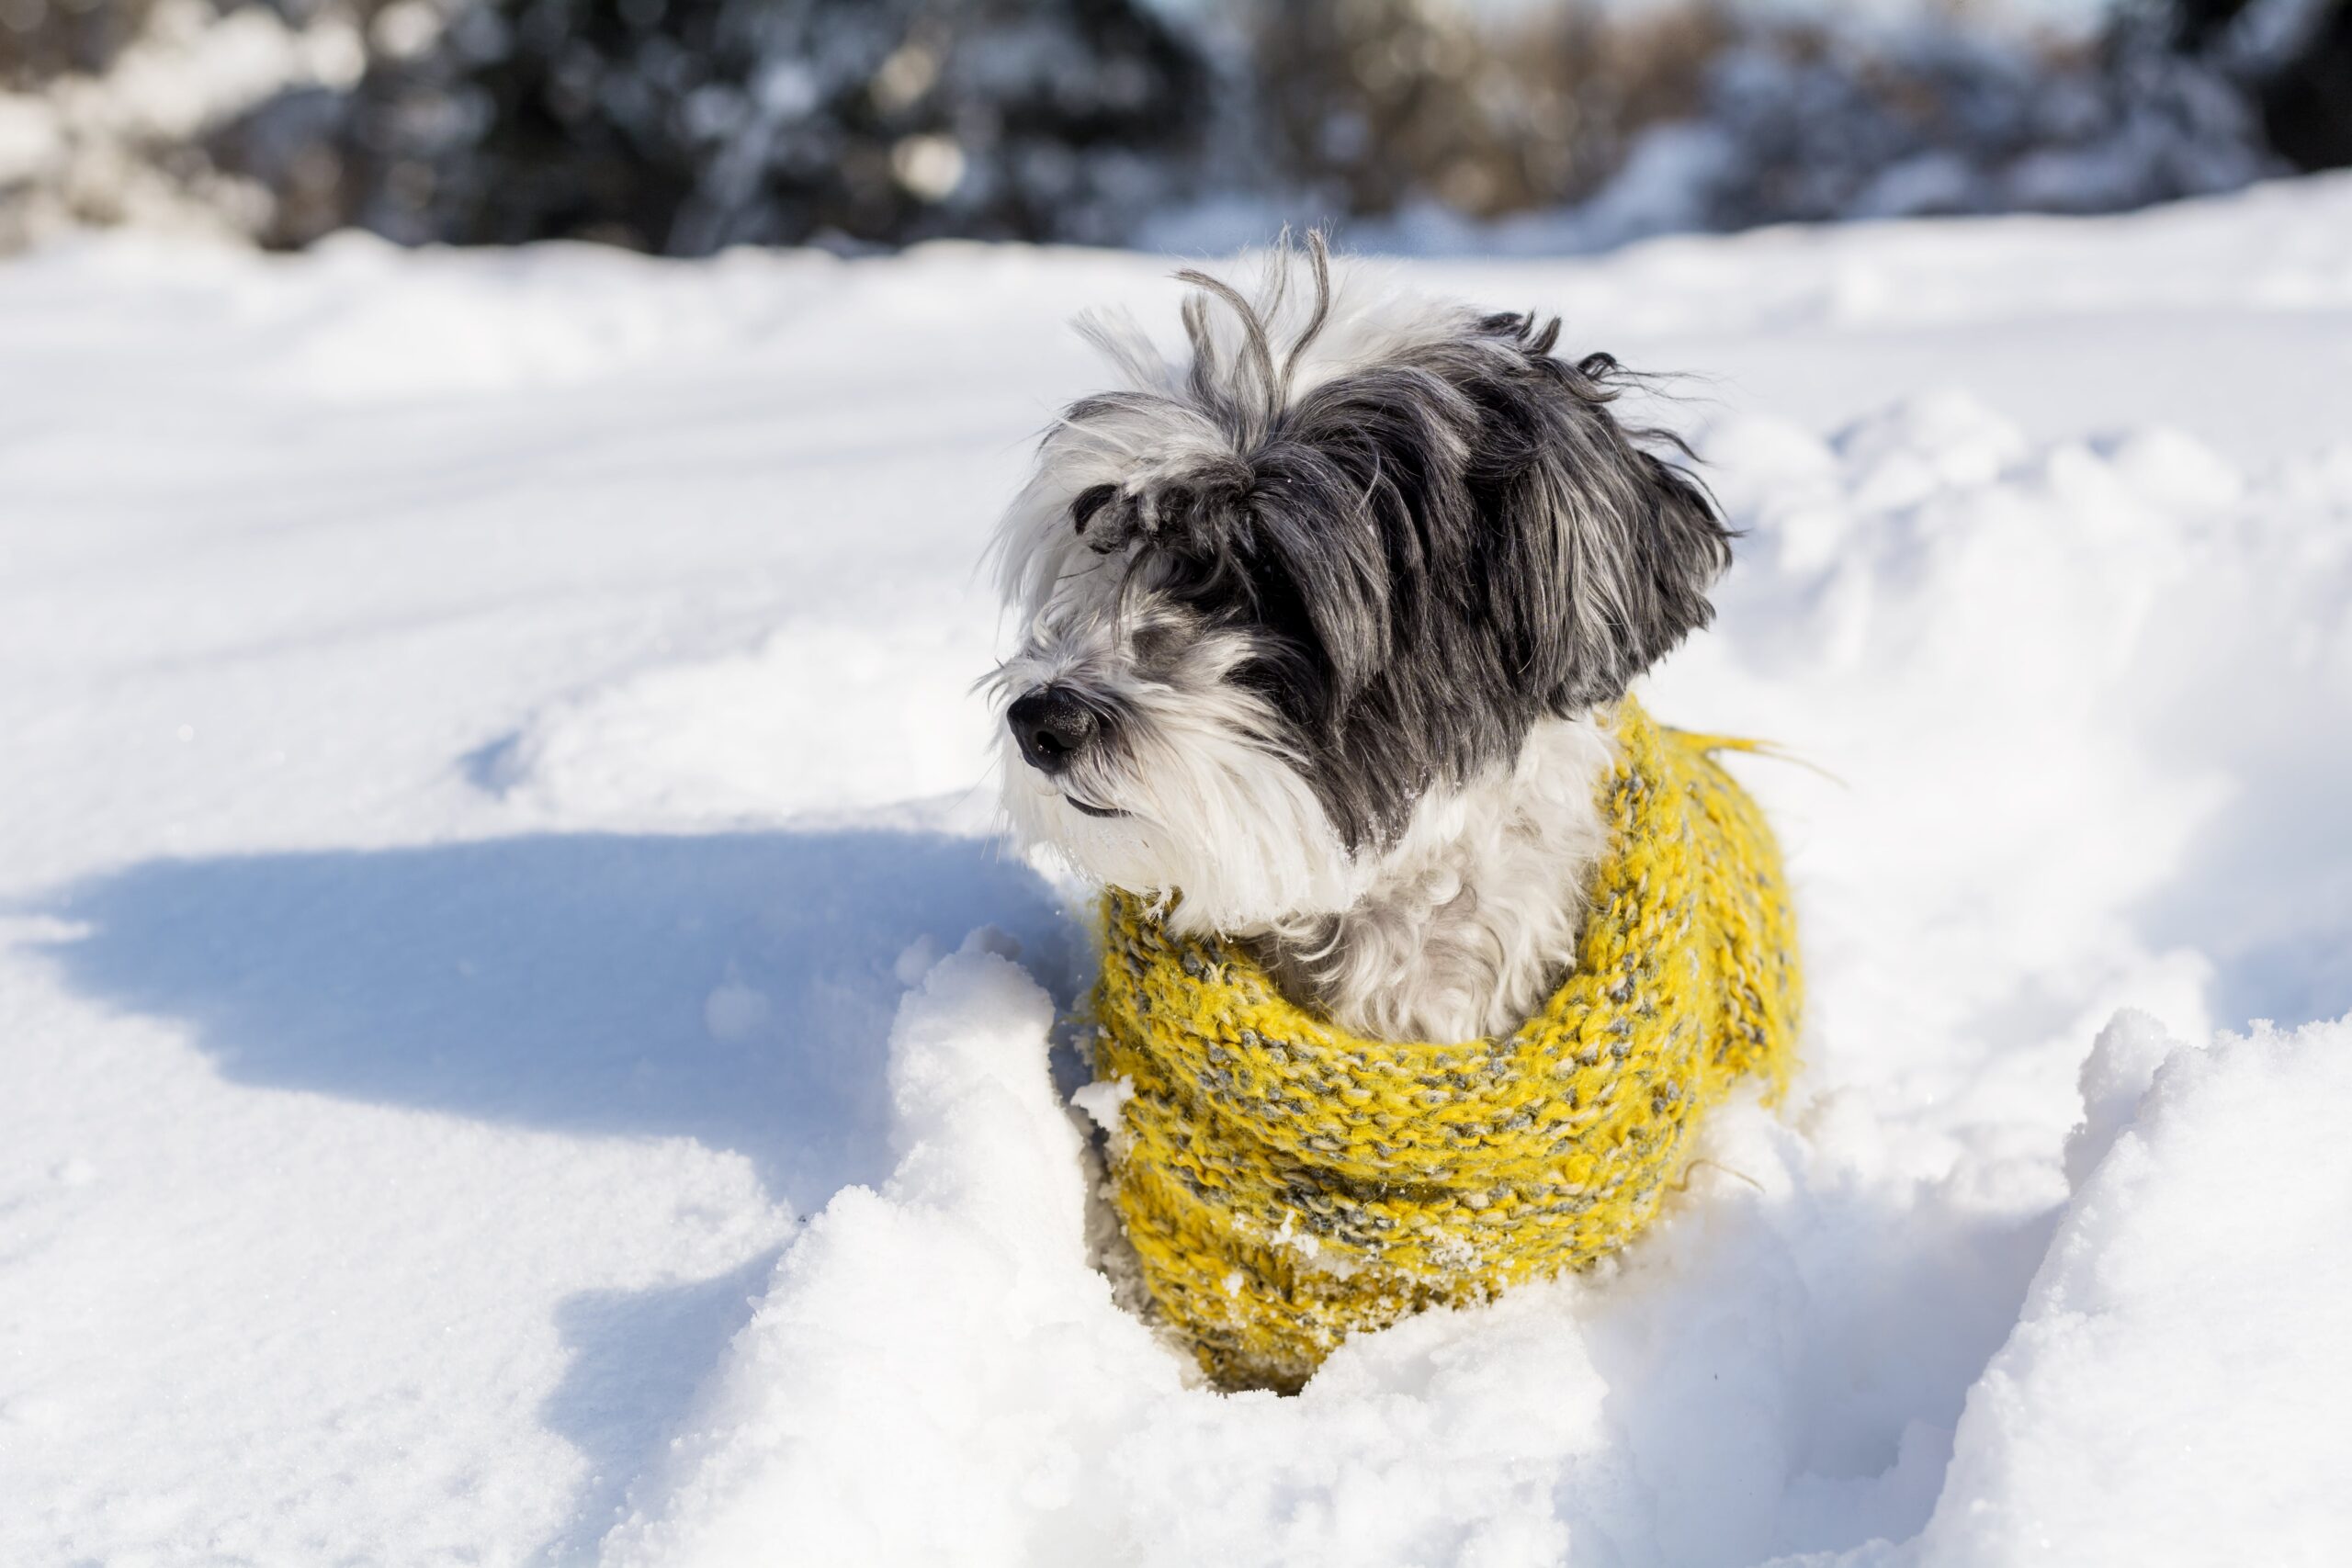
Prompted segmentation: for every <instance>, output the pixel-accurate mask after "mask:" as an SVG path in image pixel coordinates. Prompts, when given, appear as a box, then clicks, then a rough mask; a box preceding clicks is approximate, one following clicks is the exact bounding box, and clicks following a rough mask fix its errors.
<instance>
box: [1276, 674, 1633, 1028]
mask: <svg viewBox="0 0 2352 1568" xmlns="http://www.w3.org/2000/svg"><path fill="white" fill-rule="evenodd" d="M1612 756H1613V750H1612V747H1611V741H1610V739H1609V737H1608V736H1607V735H1606V734H1605V733H1604V732H1603V731H1602V730H1601V729H1600V728H1599V727H1598V726H1597V725H1596V724H1595V723H1594V722H1593V721H1592V720H1591V719H1590V718H1589V717H1586V718H1577V719H1552V720H1548V721H1546V722H1544V723H1543V724H1540V725H1538V726H1537V727H1536V728H1535V729H1534V730H1533V731H1532V732H1531V733H1530V735H1529V736H1528V738H1527V743H1526V745H1525V747H1524V748H1523V749H1522V750H1521V752H1520V756H1519V760H1518V761H1517V762H1516V764H1515V765H1513V766H1512V767H1510V768H1509V769H1507V770H1498V771H1497V772H1496V773H1492V774H1490V775H1488V776H1487V777H1484V778H1481V779H1478V780H1476V781H1474V782H1473V783H1471V784H1469V785H1467V786H1465V787H1462V788H1457V789H1453V790H1448V791H1444V792H1442V793H1439V794H1433V795H1430V796H1427V797H1424V798H1423V799H1422V800H1421V801H1420V802H1419V805H1417V806H1416V807H1414V811H1413V815H1412V818H1411V820H1410V822H1409V823H1408V826H1407V828H1406V829H1405V832H1404V833H1403V835H1402V836H1401V837H1400V838H1399V839H1398V840H1397V843H1396V844H1395V845H1394V846H1393V847H1391V848H1390V849H1389V850H1388V851H1387V852H1385V853H1383V854H1382V855H1380V856H1379V857H1378V858H1377V859H1376V860H1374V861H1372V862H1370V863H1366V864H1364V865H1363V866H1362V867H1360V868H1359V874H1360V875H1361V877H1362V878H1363V880H1362V883H1361V886H1362V888H1363V891H1362V892H1361V894H1360V895H1359V896H1358V897H1357V898H1356V900H1355V901H1354V903H1353V904H1352V905H1351V907H1350V908H1347V909H1346V910H1345V911H1343V912H1341V913H1339V914H1320V915H1302V916H1296V917H1293V918H1290V919H1283V920H1277V921H1273V922H1270V923H1267V924H1264V925H1262V926H1259V927H1256V928H1254V929H1250V930H1245V931H1238V932H1236V933H1235V934H1237V935H1238V936H1240V937H1242V938H1244V939H1245V940H1248V941H1249V942H1250V943H1251V944H1252V946H1253V947H1254V948H1255V950H1256V951H1257V952H1258V953H1259V954H1260V955H1261V958H1262V959H1263V960H1264V961H1265V962H1266V964H1268V966H1269V968H1270V969H1271V970H1272V973H1273V975H1274V976H1275V978H1276V981H1277V982H1278V983H1279V984H1280V985H1281V986H1282V987H1283V990H1284V992H1285V993H1286V994H1287V995H1289V996H1290V997H1291V998H1292V999H1294V1000H1295V1001H1298V1002H1302V1003H1306V1004H1308V1005H1312V1006H1317V1007H1319V1008H1321V1009H1322V1010H1325V1011H1326V1012H1328V1013H1329V1015H1330V1016H1331V1019H1332V1021H1334V1022H1336V1023H1338V1024H1339V1025H1340V1027H1342V1028H1344V1029H1347V1030H1350V1031H1351V1032H1355V1033H1359V1034H1367V1035H1371V1036H1374V1037H1375V1038H1378V1039H1386V1040H1407V1039H1418V1040H1436V1041H1453V1040H1468V1039H1473V1038H1476V1037H1478V1036H1481V1035H1490V1034H1507V1033H1509V1032H1510V1031H1512V1030H1513V1029H1516V1028H1517V1027H1518V1026H1519V1025H1520V1024H1521V1023H1523V1022H1524V1021H1526V1020H1527V1019H1528V1018H1529V1017H1530V1016H1532V1014H1533V1013H1534V1012H1535V1011H1536V1010H1537V1009H1539V1008H1540V1007H1542V1006H1543V1004H1544V999H1545V998H1547V997H1549V996H1550V995H1551V994H1552V992H1553V991H1554V990H1555V989H1556V988H1557V987H1558V984H1559V981H1560V977H1561V976H1562V975H1563V974H1565V973H1566V970H1567V969H1568V967H1569V966H1570V965H1571V964H1573V963H1574V962H1575V958H1576V947H1577V932H1578V931H1579V930H1580V929H1581V927H1582V925H1583V923H1584V908H1585V889H1586V887H1587V886H1588V884H1589V881H1590V878H1591V874H1592V871H1593V867H1594V865H1595V864H1596V863H1597V862H1598V861H1599V860H1600V856H1601V854H1602V853H1603V852H1605V851H1606V850H1607V848H1608V841H1609V835H1608V826H1607V822H1606V820H1605V819H1604V818H1603V815H1602V810H1601V788H1602V785H1603V784H1604V783H1605V781H1606V780H1607V778H1608V776H1609V773H1610V768H1611V760H1612Z"/></svg>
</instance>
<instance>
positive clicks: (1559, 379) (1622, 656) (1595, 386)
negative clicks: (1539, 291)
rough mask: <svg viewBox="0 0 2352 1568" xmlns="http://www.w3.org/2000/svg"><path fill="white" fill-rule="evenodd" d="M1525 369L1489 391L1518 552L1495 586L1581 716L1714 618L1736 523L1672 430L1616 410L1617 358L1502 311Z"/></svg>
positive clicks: (1498, 520)
mask: <svg viewBox="0 0 2352 1568" xmlns="http://www.w3.org/2000/svg"><path fill="white" fill-rule="evenodd" d="M1505 320H1507V321H1512V322H1513V323H1514V329H1515V330H1514V335H1515V336H1516V337H1517V339H1518V345H1519V347H1520V349H1521V352H1522V353H1523V354H1524V355H1525V365H1526V371H1527V373H1526V375H1525V376H1524V377H1521V376H1513V377H1510V378H1507V384H1506V385H1505V386H1503V387H1501V388H1498V389H1496V390H1495V391H1494V392H1491V393H1489V394H1488V397H1489V399H1490V400H1498V401H1499V402H1500V403H1501V404H1503V405H1504V409H1505V417H1502V418H1500V419H1497V418H1495V417H1492V416H1493V415H1494V413H1495V412H1497V411H1496V410H1495V408H1494V407H1493V406H1492V402H1490V406H1489V410H1488V412H1489V416H1490V417H1489V418H1488V419H1487V420H1486V421H1484V422H1482V425H1481V429H1482V431H1485V432H1498V433H1499V440H1500V442H1501V449H1500V450H1493V451H1489V452H1487V453H1486V454H1483V455H1482V456H1483V457H1484V459H1485V460H1486V462H1487V464H1488V465H1490V466H1491V468H1493V469H1495V470H1497V471H1499V472H1501V473H1504V474H1506V475H1508V476H1510V477H1509V478H1508V479H1506V481H1505V483H1504V485H1503V487H1502V495H1501V497H1500V505H1499V506H1498V511H1497V513H1496V515H1495V518H1494V521H1495V524H1496V525H1498V527H1499V528H1500V530H1501V531H1502V533H1503V535H1504V537H1505V548H1506V550H1507V552H1508V553H1509V554H1510V556H1511V557H1512V558H1513V559H1512V561H1511V567H1512V570H1511V571H1510V575H1509V576H1508V577H1507V578H1506V579H1505V581H1503V582H1502V583H1501V584H1500V585H1498V592H1500V594H1501V595H1502V597H1503V598H1504V600H1506V601H1507V602H1508V603H1506V604H1502V605H1498V609H1501V610H1504V611H1505V612H1507V613H1506V614H1505V615H1504V617H1503V618H1504V619H1505V620H1506V622H1507V623H1514V622H1515V623H1516V624H1517V626H1518V631H1519V637H1520V640H1521V644H1522V647H1523V649H1524V657H1525V658H1526V664H1525V666H1524V668H1526V669H1527V670H1529V671H1531V672H1540V675H1541V677H1542V679H1543V682H1544V689H1545V691H1546V693H1547V694H1548V695H1549V698H1550V700H1551V703H1552V705H1553V706H1554V707H1555V710H1557V711H1561V712H1575V711H1578V710H1580V709H1582V708H1585V707H1589V706H1590V705H1594V704H1597V703H1607V702H1613V701H1615V700H1616V699H1617V698H1618V697H1620V696H1623V694H1624V692H1625V689H1626V687H1627V686H1628V685H1630V684H1631V683H1632V682H1633V681H1634V677H1636V676H1638V675H1639V674H1641V673H1642V671H1645V670H1647V669H1648V668H1649V667H1650V666H1651V665H1653V664H1655V663H1657V660H1660V659H1662V658H1664V657H1665V656H1666V655H1667V654H1668V653H1669V652H1671V651H1672V650H1673V649H1675V647H1676V646H1677V645H1679V643H1680V642H1681V641H1682V639H1683V638H1684V637H1688V636H1690V635H1691V633H1692V632H1694V631H1696V630H1698V629H1699V628H1701V627H1702V626H1705V625H1707V623H1708V622H1709V621H1710V620H1712V619H1713V615H1714V608H1713V604H1711V603H1710V601H1709V599H1708V594H1709V592H1710V591H1711V590H1712V589H1713V587H1714V584H1715V582H1716V580H1717V579H1719V578H1720V577H1721V576H1722V575H1723V573H1724V570H1725V569H1726V568H1727V567H1729V566H1730V564H1731V530H1730V529H1729V528H1727V527H1726V526H1725V525H1724V521H1723V517H1722V515H1721V514H1720V513H1718V512H1717V511H1716V509H1715V504H1714V502H1713V498H1712V497H1711V496H1709V494H1708V493H1707V491H1706V487H1705V486H1704V485H1702V483H1700V481H1699V480H1698V479H1696V478H1695V477H1693V476H1692V475H1691V473H1690V471H1689V470H1688V469H1686V468H1682V467H1680V466H1679V465H1678V464H1677V463H1675V462H1673V461H1669V460H1668V457H1666V456H1661V455H1660V454H1661V450H1663V451H1665V452H1667V453H1670V454H1672V455H1674V456H1678V457H1686V458H1687V457H1688V456H1689V452H1688V449H1687V448H1685V447H1683V446H1682V445H1681V444H1680V442H1679V441H1677V440H1676V439H1675V438H1673V437H1672V436H1670V435H1666V434H1660V433H1657V432H1654V431H1648V430H1643V429H1636V428H1630V427H1628V426H1626V425H1625V424H1623V423H1621V422H1620V421H1619V420H1618V418H1617V416H1616V414H1615V412H1614V411H1613V410H1612V408H1611V403H1612V402H1614V400H1616V399H1617V397H1618V396H1619V395H1620V393H1621V392H1622V391H1623V389H1624V387H1625V385H1626V383H1627V381H1628V380H1629V379H1630V378H1629V377H1627V375H1626V374H1625V373H1624V372H1623V370H1621V369H1620V368H1619V367H1618V366H1617V363H1616V361H1615V360H1613V359H1611V358H1610V357H1609V356H1608V355H1592V356H1590V357H1589V358H1587V359H1584V360H1582V361H1579V362H1577V363H1576V364H1569V363H1566V362H1565V361H1561V360H1557V359H1555V358H1553V357H1552V356H1551V354H1550V349H1551V346H1552V343H1553V340H1554V338H1555V334H1556V333H1557V331H1558V327H1557V323H1556V322H1555V323H1548V324H1545V325H1544V326H1542V327H1540V328H1539V327H1536V326H1534V325H1533V324H1532V322H1530V321H1527V319H1526V318H1506V319H1505Z"/></svg>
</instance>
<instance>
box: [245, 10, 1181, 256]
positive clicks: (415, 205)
mask: <svg viewBox="0 0 2352 1568" xmlns="http://www.w3.org/2000/svg"><path fill="white" fill-rule="evenodd" d="M399 3H400V4H401V5H414V4H418V3H420V0H399ZM392 14H394V13H393V12H392V11H390V10H388V11H387V12H386V13H385V14H384V15H385V16H387V17H389V16H390V15H392ZM383 30H384V29H383V28H382V26H381V18H380V17H379V26H378V28H376V31H377V32H378V33H379V34H380V33H381V32H382V31H383ZM1205 93H1206V73H1205V70H1204V66H1203V64H1202V62H1201V61H1200V60H1199V58H1198V57H1197V55H1196V54H1195V53H1194V52H1193V51H1192V50H1191V49H1190V48H1188V47H1187V45H1186V44H1185V42H1184V40H1183V39H1181V38H1180V37H1179V36H1178V35H1177V34H1175V33H1174V32H1173V31H1172V30H1171V29H1170V28H1168V27H1167V26H1166V25H1164V24H1163V23H1162V22H1161V21H1160V20H1159V18H1158V17H1156V15H1155V14H1154V13H1153V12H1151V11H1149V10H1148V9H1146V8H1145V7H1143V6H1139V5H1137V4H1136V3H1135V0H491V3H485V4H477V5H470V6H461V7H460V8H459V9H458V10H457V11H456V13H455V14H454V15H453V16H452V17H450V18H449V19H448V22H447V26H446V28H441V29H439V30H438V32H437V34H436V35H435V37H433V38H432V39H431V40H430V41H429V42H428V43H426V44H424V46H423V47H420V48H418V49H415V50H413V51H395V50H389V49H385V50H379V52H378V54H377V56H376V58H375V59H374V60H373V61H372V62H371V63H370V66H369V68H368V73H367V75H366V77H365V78H364V79H363V80H362V81H361V83H360V85H359V86H358V89H357V91H356V93H355V94H354V95H352V97H351V101H350V103H349V105H348V107H343V108H339V109H337V108H331V107H330V106H327V105H324V104H322V102H320V101H319V99H318V96H316V95H307V96H305V95H297V96H290V97H289V98H288V99H286V100H283V101H280V102H277V103H274V104H271V105H269V106H266V107H265V108H263V109H262V110H260V111H259V112H257V113H256V114H254V115H253V116H251V117H248V118H247V119H246V120H245V121H243V122H242V123H240V124H239V125H238V126H236V127H234V128H233V129H232V131H231V132H230V133H229V135H228V136H227V137H225V138H224V139H223V141H222V143H221V145H222V149H223V156H224V157H225V158H226V159H227V160H228V161H230V162H231V163H232V164H235V165H236V166H238V167H241V168H243V169H244V170H247V171H249V172H251V173H253V174H254V175H255V176H256V177H258V178H260V179H261V180H262V181H263V182H264V183H265V184H266V185H269V186H272V187H273V188H275V189H279V190H290V191H292V192H293V193H294V194H295V195H296V196H297V197H303V195H304V191H305V187H306V182H305V181H304V180H303V179H302V178H301V177H300V175H299V171H298V170H297V169H296V168H295V167H294V162H293V161H294V159H295V158H296V157H297V156H299V155H300V152H301V151H302V150H304V149H307V148H311V147H315V146H316V145H318V144H319V142H320V141H321V140H322V138H321V134H320V133H321V131H322V130H324V131H325V132H326V133H327V134H326V140H327V141H329V142H330V144H331V145H332V146H333V147H334V159H335V166H334V170H333V173H332V178H331V179H322V178H320V177H318V176H317V175H315V174H314V175H313V176H312V177H311V179H310V180H309V181H308V182H307V186H308V187H311V194H310V195H309V196H308V197H307V198H304V199H296V200H292V201H281V202H280V204H279V217H278V220H277V223H276V224H275V225H274V227H273V230H272V232H271V233H270V235H269V236H268V237H269V238H270V239H271V240H272V241H273V242H275V243H280V244H300V243H305V242H307V241H308V240H310V239H311V238H312V237H314V236H315V235H316V234H317V233H319V232H321V231H323V230H325V229H327V228H330V227H333V226H334V225H335V224H337V223H340V222H345V221H357V222H360V223H363V224H365V225H366V226H367V227H368V228H371V229H374V230H376V231H379V232H380V233H384V234H387V235H390V237H392V238H394V239H397V240H401V241H409V242H416V241H426V240H443V241H450V242H455V243H515V242H520V241H526V240H537V239H548V238H557V237H571V238H582V239H598V240H609V241H613V242H615V243H621V244H628V245H634V246H637V247H639V248H642V249H647V250H656V251H665V252H671V253H674V254H700V253H704V252H708V251H711V250H714V249H717V248H718V247H719V246H722V245H727V244H735V243H792V242H797V241H805V240H809V239H812V238H820V237H825V236H832V237H836V238H840V239H846V240H850V241H863V242H871V243H906V242H908V241H911V240H918V239H922V238H925V237H927V236H930V235H937V234H965V235H975V236H980V237H989V238H1021V239H1076V240H1085V241H1106V242H1107V241H1110V240H1114V239H1115V238H1116V237H1118V235H1119V234H1120V233H1122V232H1123V231H1125V228H1126V227H1127V226H1128V225H1129V224H1131V223H1132V222H1133V221H1134V220H1136V217H1137V216H1138V215H1139V214H1140V213H1141V212H1143V211H1144V210H1147V209H1149V208H1150V207H1151V206H1153V205H1155V204H1157V203H1160V202H1164V201H1167V200H1169V199H1171V198H1173V197H1177V196H1180V195H1182V186H1181V184H1180V182H1181V180H1182V177H1183V176H1184V175H1185V174H1186V173H1187V172H1188V171H1189V168H1190V160H1189V156H1188V155H1189V153H1190V152H1191V151H1192V149H1193V147H1194V145H1195V144H1196V143H1197V141H1198V140H1199V137H1200V132H1201V129H1202V126H1203V124H1204V120H1205V117H1206V114H1207V107H1208V106H1207V101H1206V96H1205ZM322 120H324V121H331V122H332V123H330V124H327V125H324V126H322V124H321V122H322ZM328 186H331V187H332V189H333V192H334V197H333V198H332V199H319V198H318V197H317V194H316V192H317V190H318V189H321V188H325V187H328Z"/></svg>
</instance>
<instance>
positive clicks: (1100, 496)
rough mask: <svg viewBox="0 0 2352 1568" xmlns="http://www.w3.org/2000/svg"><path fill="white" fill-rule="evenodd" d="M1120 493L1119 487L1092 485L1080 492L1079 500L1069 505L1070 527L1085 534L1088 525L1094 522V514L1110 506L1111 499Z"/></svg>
mask: <svg viewBox="0 0 2352 1568" xmlns="http://www.w3.org/2000/svg"><path fill="white" fill-rule="evenodd" d="M1118 493H1119V487H1118V486H1117V485H1090V486H1088V487H1087V488H1086V489H1084V490H1082V491H1079V492H1078V499H1077V500H1075V501H1073V502H1070V503H1069V521H1070V526H1072V527H1073V528H1076V529H1077V530H1078V531H1079V532H1080V534H1083V533H1085V532H1086V525H1088V524H1089V523H1091V522H1093V521H1094V514H1095V513H1098V512H1100V511H1102V510H1103V508H1104V507H1105V506H1107V505H1109V504H1110V502H1111V498H1112V497H1113V496H1114V495H1116V494H1118Z"/></svg>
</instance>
